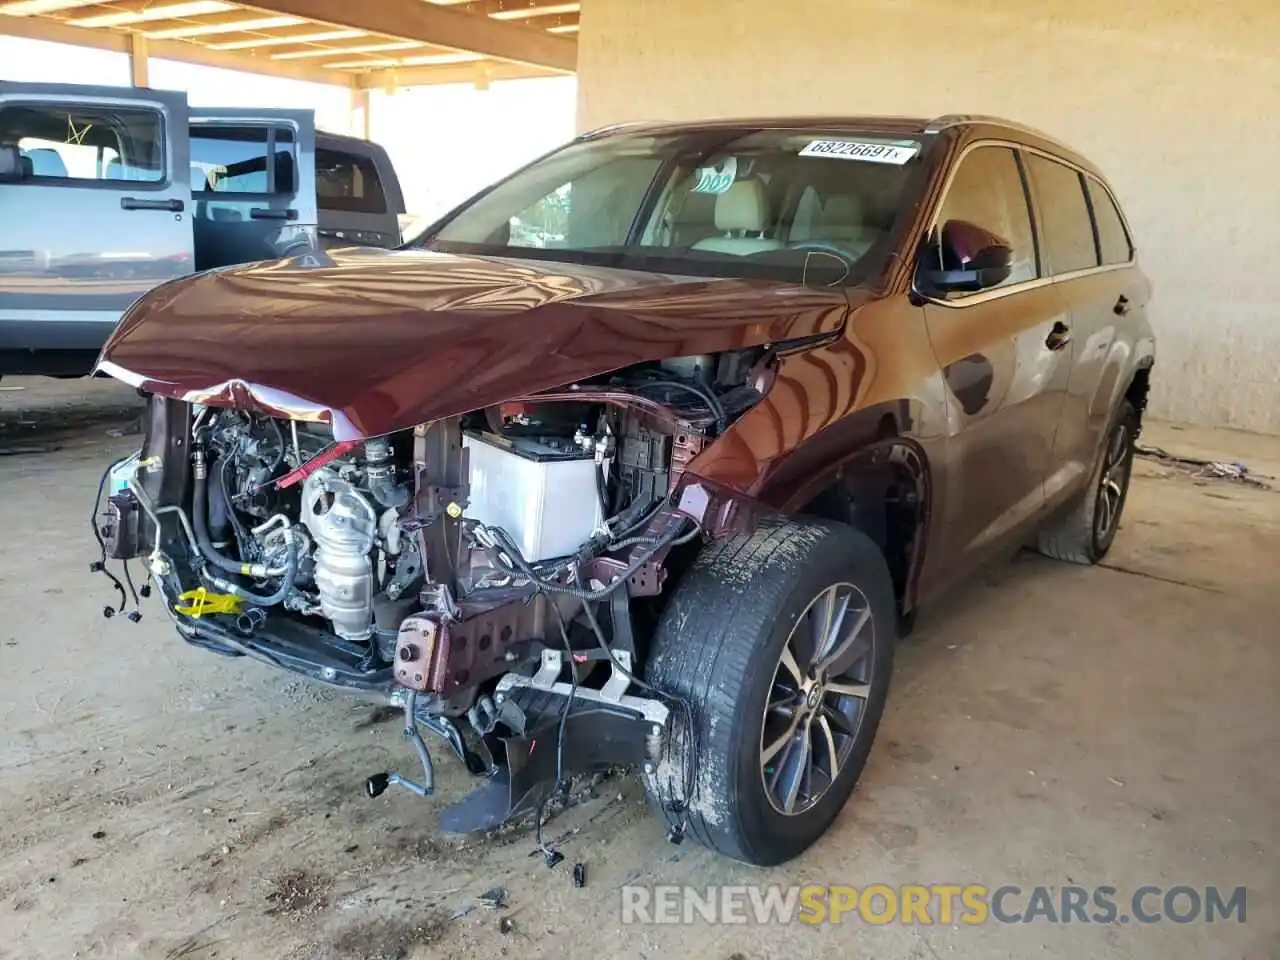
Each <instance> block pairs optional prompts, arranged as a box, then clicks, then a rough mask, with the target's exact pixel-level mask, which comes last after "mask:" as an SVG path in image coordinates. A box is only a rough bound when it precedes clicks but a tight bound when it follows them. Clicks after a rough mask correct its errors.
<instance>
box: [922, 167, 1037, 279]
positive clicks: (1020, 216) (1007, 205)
mask: <svg viewBox="0 0 1280 960" xmlns="http://www.w3.org/2000/svg"><path fill="white" fill-rule="evenodd" d="M948 220H965V221H967V222H969V223H972V224H974V225H975V226H978V227H981V228H982V229H984V230H987V231H989V232H991V233H994V234H996V235H997V236H999V237H1000V238H1002V239H1003V240H1004V241H1005V242H1006V243H1008V245H1009V246H1010V247H1011V248H1012V249H1013V269H1012V270H1011V271H1010V273H1009V278H1008V279H1007V280H1005V282H1004V283H1002V284H1001V286H1005V287H1007V286H1009V285H1010V284H1013V283H1023V282H1025V281H1027V280H1034V279H1035V278H1036V277H1037V275H1038V271H1037V269H1036V246H1035V239H1034V236H1033V234H1032V231H1031V214H1030V212H1029V211H1028V209H1027V193H1026V188H1025V187H1024V186H1023V184H1022V174H1021V172H1020V171H1019V170H1018V161H1017V159H1016V158H1015V157H1014V155H1013V151H1012V150H1010V149H1009V148H1008V147H978V148H977V149H976V150H973V151H972V152H970V153H969V154H967V155H966V156H965V157H964V159H962V160H961V161H960V168H959V169H958V170H957V171H956V174H955V177H954V178H953V179H952V181H951V186H950V187H949V188H948V189H947V196H946V199H945V200H943V202H942V211H941V213H940V214H939V215H938V225H939V226H942V225H943V224H945V223H946V222H947V221H948ZM994 289H998V288H994Z"/></svg>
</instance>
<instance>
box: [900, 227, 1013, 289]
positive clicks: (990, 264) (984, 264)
mask: <svg viewBox="0 0 1280 960" xmlns="http://www.w3.org/2000/svg"><path fill="white" fill-rule="evenodd" d="M1012 272H1013V248H1012V247H1010V246H1009V243H1008V241H1006V240H1005V239H1004V238H1003V237H1000V236H997V235H996V234H994V233H992V232H991V231H990V230H984V229H983V228H982V227H980V226H978V225H977V224H975V223H970V222H969V221H968V220H948V221H947V222H946V223H944V224H943V225H942V229H941V230H940V231H939V232H938V234H937V235H936V236H935V237H934V239H933V240H932V241H931V242H930V243H929V244H928V245H927V247H926V249H925V252H924V256H923V257H922V258H921V263H920V274H919V276H920V281H921V286H923V287H924V288H926V290H928V291H929V292H934V293H951V292H953V291H964V292H969V293H973V292H976V291H979V290H989V289H990V288H991V287H998V286H999V285H1000V284H1002V283H1004V282H1005V281H1006V280H1008V279H1009V274H1010V273H1012Z"/></svg>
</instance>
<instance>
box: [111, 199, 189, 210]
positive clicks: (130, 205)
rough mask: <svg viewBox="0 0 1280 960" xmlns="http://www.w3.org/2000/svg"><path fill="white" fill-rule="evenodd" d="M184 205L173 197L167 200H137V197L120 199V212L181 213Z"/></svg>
mask: <svg viewBox="0 0 1280 960" xmlns="http://www.w3.org/2000/svg"><path fill="white" fill-rule="evenodd" d="M185 208H186V204H185V203H183V202H182V201H181V200H179V199H178V198H177V197H173V198H171V199H168V200H139V199H138V198H137V197H121V198H120V209H121V210H167V211H169V213H181V212H182V211H183V210H184V209H185Z"/></svg>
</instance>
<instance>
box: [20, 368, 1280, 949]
mask: <svg viewBox="0 0 1280 960" xmlns="http://www.w3.org/2000/svg"><path fill="white" fill-rule="evenodd" d="M12 387H20V388H22V389H18V390H14V389H11V388H12ZM132 402H133V400H132V397H131V396H130V395H129V394H128V393H127V392H126V391H122V390H121V389H119V388H118V387H117V386H116V385H114V384H110V383H94V384H87V385H86V384H51V383H46V382H40V381H22V380H6V381H5V382H4V383H3V384H0V453H5V452H9V453H14V452H15V451H18V450H25V451H27V452H25V453H22V454H19V455H13V456H0V490H2V491H4V493H5V494H7V495H6V496H3V497H0V530H3V531H4V533H3V542H4V545H5V549H4V550H3V551H2V552H0V607H2V608H3V609H4V610H5V611H6V616H5V618H4V621H3V624H2V625H0V724H2V726H3V729H4V730H5V732H6V736H5V737H4V738H3V742H0V958H6V960H7V958H22V960H27V958H45V957H48V958H60V960H63V958H68V957H83V958H90V957H92V958H116V957H147V958H152V957H154V958H170V960H177V958H182V960H193V958H201V960H211V958H215V957H216V958H220V960H228V958H244V960H275V958H296V960H303V958H313V957H314V958H330V957H335V958H336V957H458V956H468V957H478V958H490V957H499V956H556V957H584V958H585V957H592V958H595V957H601V956H606V957H637V958H639V957H648V958H659V957H668V956H673V957H674V956H682V957H684V956H687V957H710V958H716V960H730V958H741V960H763V958H768V957H784V956H785V957H789V958H794V957H799V956H806V957H833V958H835V957H840V958H843V957H851V956H860V957H876V958H908V957H910V958H941V957H944V956H945V957H957V958H978V957H983V958H985V957H997V956H998V957H1017V958H1026V957H1041V956H1043V957H1061V958H1069V960H1080V958H1085V957H1089V958H1113V957H1114V958H1132V957H1144V958H1145V957H1152V958H1156V957H1159V958H1161V960H1165V958H1169V960H1176V958H1196V960H1201V958H1207V957H1213V958H1219V957H1222V958H1249V960H1254V958H1262V957H1276V956H1280V920H1278V917H1277V913H1276V911H1275V909H1274V906H1275V898H1276V895H1277V892H1280V882H1278V881H1280V871H1278V868H1277V862H1278V860H1277V853H1278V852H1280V851H1278V847H1280V843H1278V841H1280V837H1278V835H1277V831H1278V821H1280V816H1278V813H1277V811H1280V764H1277V760H1278V759H1280V749H1277V747H1278V746H1280V742H1278V740H1280V733H1278V731H1280V707H1278V706H1277V699H1276V689H1277V687H1278V686H1280V652H1278V651H1277V640H1278V639H1280V631H1278V629H1277V623H1280V590H1278V589H1277V579H1276V573H1275V566H1276V560H1277V558H1280V493H1277V492H1270V491H1264V490H1257V489H1252V488H1249V487H1245V486H1242V485H1239V484H1237V483H1233V482H1229V481H1222V480H1215V481H1209V482H1205V481H1199V480H1196V479H1194V478H1193V477H1192V476H1191V475H1190V474H1189V473H1188V472H1187V471H1184V470H1179V469H1176V468H1173V467H1169V466H1167V465H1165V464H1161V463H1157V462H1153V461H1146V460H1144V461H1140V463H1139V467H1138V470H1137V479H1136V481H1135V487H1134V490H1133V493H1132V496H1131V499H1130V503H1129V507H1128V512H1127V513H1126V516H1125V522H1124V526H1123V529H1122V530H1121V532H1120V535H1119V538H1118V540H1117V541H1116V546H1115V549H1114V551H1113V553H1112V555H1111V557H1110V558H1109V560H1108V563H1107V565H1106V567H1103V568H1092V569H1086V568H1079V567H1072V566H1067V565H1063V564H1058V563H1053V562H1049V561H1047V560H1043V559H1040V558H1037V557H1031V556H1024V557H1019V558H1017V559H1015V560H1014V561H1013V562H1012V563H1010V564H1009V565H1008V566H1007V567H1003V568H1001V570H1000V571H998V573H997V575H995V576H988V577H987V578H985V579H984V581H983V582H981V583H979V584H977V585H975V586H974V587H973V588H971V589H968V590H966V591H964V592H963V593H961V594H958V595H957V596H956V597H954V598H953V599H952V600H950V601H948V602H947V603H945V604H944V605H943V606H942V607H941V608H939V609H935V610H933V611H932V612H931V614H930V615H929V616H927V617H925V618H923V619H922V622H921V624H920V627H919V629H918V630H917V631H916V633H915V634H914V635H913V636H912V637H911V638H909V639H908V640H907V641H905V642H904V644H903V645H902V647H901V648H900V652H899V655H898V660H897V664H896V675H895V679H894V684H895V686H894V690H893V693H892V695H891V699H890V704H889V709H888V712H887V713H886V715H885V720H884V724H883V726H882V728H881V731H880V735H879V739H878V742H877V744H876V748H875V750H874V752H873V756H872V759H871V762H870V764H869V766H868V768H867V770H866V772H865V774H864V776H863V779H862V782H861V785H860V787H859V789H858V791H857V792H856V793H855V795H854V798H853V799H852V800H851V801H850V803H849V804H848V806H847V807H846V808H845V810H844V811H843V813H842V815H841V816H840V818H839V820H838V821H837V824H836V826H835V828H834V830H833V831H832V833H831V834H830V835H829V836H828V837H827V838H826V839H825V840H824V841H823V842H822V843H820V844H819V845H818V846H817V847H816V848H815V849H814V850H812V851H811V852H810V853H809V854H808V855H806V856H805V857H803V858H802V859H800V860H799V861H797V862H795V863H792V864H789V865H787V866H784V867H781V868H778V869H774V870H753V869H750V868H747V867H743V866H741V865H739V864H736V863H732V862H728V861H725V860H723V859H719V858H717V857H715V856H712V855H711V854H709V853H707V852H705V851H703V850H701V849H699V848H697V847H695V846H692V845H690V844H685V845H682V846H679V847H672V846H669V845H668V844H666V843H665V842H664V839H663V835H662V831H661V830H660V829H659V827H658V825H657V823H656V822H655V821H654V820H653V819H652V818H651V817H650V816H649V815H648V813H647V811H646V809H645V807H644V804H643V800H642V797H641V793H640V790H639V789H638V787H637V785H636V784H634V783H632V782H630V781H629V780H619V781H613V782H608V783H604V784H600V785H599V786H598V787H597V788H596V790H595V793H596V796H595V797H588V798H587V799H585V801H584V802H582V803H580V804H579V805H577V806H574V807H573V808H571V809H569V810H568V811H566V812H564V813H562V814H561V815H560V816H558V817H557V818H556V819H555V820H554V821H553V822H552V823H551V824H550V825H549V827H548V831H547V832H548V835H549V837H551V838H553V839H555V840H557V842H558V845H559V847H560V849H561V850H562V851H563V852H564V853H565V855H566V857H567V858H568V861H569V862H570V863H571V862H573V861H582V862H584V863H586V865H587V869H588V871H589V873H588V885H587V887H586V888H585V889H574V888H573V887H572V885H571V884H570V881H569V874H568V871H567V866H568V864H565V865H562V866H560V867H557V868H556V869H555V870H554V871H548V870H547V869H546V867H544V866H543V865H542V863H541V861H540V860H538V859H537V858H535V857H531V856H530V853H531V850H532V842H531V838H530V836H529V835H528V834H527V833H522V832H504V833H499V834H496V835H494V836H489V837H482V838H471V839H467V840H460V839H458V838H455V837H448V836H444V835H441V834H439V833H437V832H436V831H435V830H434V828H433V814H434V810H433V808H435V807H437V806H438V805H439V803H440V801H437V800H432V801H427V802H423V801H420V800H417V799H416V798H414V797H412V796H410V795H408V794H407V793H404V792H399V793H397V792H394V791H393V792H391V793H388V794H387V795H386V796H385V797H383V798H382V799H380V800H377V801H369V800H367V799H365V798H364V797H363V796H362V794H361V792H360V787H361V784H362V781H363V778H364V777H365V776H366V775H367V774H368V773H370V772H372V771H374V770H378V769H384V768H386V767H388V766H391V765H392V764H396V763H400V762H401V761H402V759H404V758H405V756H406V754H405V751H404V747H403V745H402V743H401V742H400V740H399V737H398V736H397V726H396V724H395V723H393V722H392V723H388V722H385V721H386V720H388V719H389V718H388V717H387V716H386V715H385V713H383V712H379V711H376V710H374V709H372V708H371V706H370V705H369V704H367V703H364V702H361V701H359V700H354V699H349V698H345V697H342V696H335V695H333V694H331V693H329V692H328V691H326V690H322V689H318V688H315V687H312V686H309V685H307V684H305V683H303V682H301V681H297V680H293V679H290V678H289V677H287V676H284V675H281V674H278V673H274V672H272V671H271V670H269V669H267V668H264V667H261V666H258V665H256V664H251V663H245V662H240V661H229V660H224V659H221V658H218V657H214V656H211V655H209V654H205V653H201V652H199V651H196V650H193V649H191V648H189V647H187V646H185V645H184V644H182V643H181V642H179V641H178V639H177V638H176V636H175V635H174V634H173V631H172V630H171V628H170V627H169V626H168V625H167V623H166V621H165V620H164V618H163V616H162V614H161V613H160V611H158V610H157V609H155V605H154V602H153V603H151V604H150V605H149V606H147V608H146V618H145V619H144V620H143V622H142V623H140V624H138V625H134V624H130V623H128V622H125V621H124V620H123V619H120V618H116V619H113V620H109V621H106V620H103V619H102V617H101V614H100V611H101V608H102V605H103V604H104V603H105V602H107V601H108V600H110V599H111V597H110V594H109V592H108V590H107V588H106V584H105V582H104V581H103V580H102V579H101V578H100V577H97V576H91V575H90V574H89V573H88V572H87V564H88V562H89V561H90V560H91V559H93V550H92V549H91V540H90V536H89V531H88V526H87V521H88V511H89V504H90V500H91V499H92V493H93V486H94V484H95V483H96V481H97V477H98V475H99V472H100V470H101V469H102V465H103V463H104V462H105V460H106V459H107V458H108V457H110V456H112V455H116V454H120V453H123V452H126V451H128V450H129V449H130V448H131V447H132V446H134V445H135V443H136V438H128V437H125V438H112V437H110V436H108V435H107V428H108V427H109V426H110V425H112V424H120V423H123V422H125V421H127V419H128V417H129V407H130V405H131V403H132ZM1144 440H1146V441H1148V442H1151V443H1155V444H1158V445H1159V446H1161V447H1164V448H1166V449H1169V450H1171V451H1174V452H1179V453H1187V454H1197V453H1199V454H1210V455H1212V456H1215V457H1230V458H1231V459H1236V460H1242V461H1244V462H1245V463H1247V464H1249V465H1250V466H1251V467H1252V468H1253V469H1254V470H1255V471H1257V472H1259V473H1264V474H1270V475H1272V476H1275V477H1280V441H1277V440H1274V439H1265V438H1259V437H1253V436H1249V435H1245V434H1233V433H1228V432H1222V431H1217V432H1206V431H1199V430H1191V429H1186V430H1178V429H1176V428H1173V427H1168V426H1164V425H1159V424H1154V425H1152V426H1151V427H1150V428H1149V429H1148V431H1147V434H1146V435H1145V437H1144ZM1277 486H1278V487H1280V481H1277ZM391 719H393V718H391ZM440 766H441V767H442V769H441V772H440V779H441V793H442V794H443V798H442V799H443V800H444V801H448V800H449V799H452V798H453V797H456V796H460V795H461V794H462V793H464V792H466V791H467V790H468V789H469V788H470V783H469V782H468V781H467V779H466V777H465V775H464V774H463V773H462V771H461V769H460V767H459V765H458V764H457V763H455V762H453V761H452V760H445V761H443V762H442V763H441V765H440ZM624 882H630V883H640V884H682V883H683V884H693V885H696V886H698V887H704V886H705V885H707V884H713V883H784V884H790V883H823V884H853V885H855V886H858V887H865V886H866V885H868V884H871V883H877V882H879V883H887V884H890V885H893V886H896V885H899V884H905V883H943V882H949V883H982V884H985V885H987V886H988V887H990V888H995V887H997V886H1000V885H1002V884H1018V885H1021V886H1022V887H1024V888H1029V887H1031V886H1034V885H1037V884H1043V885H1051V886H1054V887H1055V888H1056V887H1059V886H1061V885H1063V884H1077V885H1082V886H1085V887H1092V886H1095V885H1099V884H1108V885H1111V886H1114V887H1116V888H1118V890H1119V894H1118V899H1120V900H1121V902H1122V903H1123V902H1124V898H1125V897H1127V896H1128V895H1129V894H1130V893H1131V892H1132V891H1133V890H1135V889H1136V888H1137V887H1139V886H1141V885H1143V884H1156V885H1160V886H1162V887H1165V888H1168V887H1172V886H1174V885H1177V884H1188V885H1192V886H1196V887H1201V888H1203V887H1204V886H1205V885H1210V884H1216V885H1218V886H1220V887H1226V888H1232V887H1236V886H1245V887H1247V888H1248V895H1247V896H1248V899H1247V918H1246V922H1244V923H1235V922H1227V923H1224V922H1218V923H1215V924H1212V925H1210V924H1205V923H1202V922H1201V923H1191V924H1186V925H1179V924H1174V923H1171V922H1169V921H1165V922H1162V923H1159V924H1154V925H1150V926H1145V925H1138V924H1134V923H1130V924H1127V925H1126V924H1121V923H1119V922H1115V923H1110V924H1080V923H1072V924H1068V925H1061V926H1051V925H1047V924H1044V923H1032V924H1015V925H1004V924H998V923H995V922H988V923H987V924H985V925H981V926H973V927H970V926H964V925H959V924H957V925H942V924H934V925H930V926H904V925H901V924H896V923H895V924H890V925H888V926H882V927H881V926H870V925H867V924H865V923H863V922H862V921H860V920H858V919H853V920H851V921H849V922H847V923H845V924H842V925H840V926H837V927H818V928H811V927H807V926H803V925H799V924H792V925H789V926H771V927H769V928H766V929H761V928H755V927H751V926H722V927H710V926H707V925H705V924H696V925H694V926H691V927H658V926H649V927H634V926H626V927H624V926H623V925H622V924H621V923H620V919H619V918H620V905H621V899H620V893H619V890H618V888H619V886H620V885H621V884H623V883H624ZM496 885H502V886H505V887H506V888H507V890H508V893H509V903H510V906H509V908H508V909H507V910H506V911H505V912H504V913H503V914H502V916H505V917H507V918H510V919H511V920H512V921H514V929H513V930H511V931H510V932H508V933H506V934H504V933H502V932H500V931H499V926H498V924H499V915H498V914H495V913H494V912H491V911H489V910H486V909H484V908H483V907H479V908H475V909H472V910H470V912H467V913H465V914H464V915H463V916H460V917H457V918H455V919H449V918H450V916H451V915H452V914H454V913H455V912H458V911H459V910H460V909H461V908H465V907H467V906H468V905H474V903H475V898H476V897H477V896H478V895H479V894H481V893H482V892H484V891H485V890H487V889H489V888H491V887H494V886H496ZM935 919H936V918H935Z"/></svg>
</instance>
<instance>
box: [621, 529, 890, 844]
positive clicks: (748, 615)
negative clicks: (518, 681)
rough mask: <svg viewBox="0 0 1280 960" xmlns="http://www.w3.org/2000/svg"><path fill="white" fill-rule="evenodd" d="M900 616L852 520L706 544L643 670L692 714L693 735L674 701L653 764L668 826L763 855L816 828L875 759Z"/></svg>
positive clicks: (822, 827)
mask: <svg viewBox="0 0 1280 960" xmlns="http://www.w3.org/2000/svg"><path fill="white" fill-rule="evenodd" d="M895 622H896V621H895V607H894V600H893V586H892V583H891V581H890V577H889V571H888V568H887V567H886V566H885V562H884V558H883V557H882V556H881V554H880V551H879V549H878V548H877V547H876V545H875V544H874V543H873V542H872V541H871V540H870V539H869V538H868V537H866V536H865V535H864V534H862V533H860V532H859V531H857V530H855V529H853V528H852V527H848V526H844V525H841V524H825V523H824V524H819V523H774V524H768V525H763V526H761V527H760V529H759V530H757V531H756V533H755V534H754V535H752V536H748V537H735V538H730V539H727V540H724V541H721V542H719V543H716V544H713V545H711V546H710V547H708V548H707V549H706V550H704V551H703V553H702V554H701V555H700V556H699V557H698V559H697V560H696V561H695V563H694V565H693V567H692V568H691V569H690V570H689V571H688V573H687V574H686V575H685V577H684V580H683V582H682V583H681V584H680V586H679V587H678V589H677V590H676V592H675V594H674V596H673V597H672V599H671V603H670V604H669V606H668V608H667V610H666V611H665V612H664V614H663V617H662V621H661V622H660V624H659V626H658V630H657V633H656V635H655V638H654V642H653V651H652V658H651V661H650V663H649V666H648V671H647V672H648V679H649V682H650V683H652V684H653V685H654V686H655V687H657V688H658V689H659V690H662V691H664V692H667V693H670V694H673V695H675V696H677V697H680V698H682V699H683V700H685V701H686V702H687V703H688V704H689V706H690V709H691V710H692V713H693V730H692V734H693V736H692V738H690V737H689V731H688V730H686V729H684V720H683V718H682V712H681V710H680V709H679V708H678V707H677V708H676V709H674V710H673V726H674V727H675V729H677V730H678V731H679V733H678V734H677V735H676V738H675V744H674V746H673V748H672V750H671V756H670V757H669V758H668V760H667V761H666V762H664V763H663V764H662V765H661V766H660V767H658V768H657V769H656V770H653V771H651V772H648V773H646V775H645V785H646V788H647V790H648V792H649V795H650V797H651V798H652V799H653V801H654V802H655V804H656V805H657V806H658V808H659V809H660V810H661V811H662V813H663V816H665V817H666V819H667V821H668V823H670V824H671V825H672V826H677V825H679V824H681V823H685V822H687V825H688V830H689V832H690V834H691V835H692V836H693V837H695V838H696V839H697V840H698V841H700V842H701V843H703V844H704V845H706V846H708V847H710V848H712V849H714V850H717V851H719V852H720V853H723V854H726V855H727V856H730V857H734V858H736V859H739V860H744V861H746V862H748V863H754V864H760V865H769V864H776V863H781V862H783V861H784V860H789V859H791V858H792V857H794V856H796V855H798V854H799V853H801V852H802V851H803V850H804V849H805V848H807V847H808V846H809V845H810V844H812V843H813V842H814V841H815V840H817V839H818V837H820V836H821V835H822V834H823V833H824V832H825V831H826V829H827V827H828V826H830V824H831V821H832V820H834V819H835V817H836V815H837V814H838V813H839V812H840V808H841V807H843V806H844V803H845V801H846V800H847V799H848V797H849V794H850V792H851V791H852V790H853V786H854V784H855V783H856V782H857V779H858V776H859V774H860V773H861V772H862V768H863V766H864V765H865V764H866V761H867V754H868V752H869V751H870V749H871V743H872V740H873V739H874V738H875V734H876V728H877V726H879V723H880V715H881V713H882V712H883V711H884V704H885V695H886V692H887V690H888V686H889V677H890V673H891V671H892V664H893V646H894V640H895V635H894V630H895ZM691 740H692V745H693V749H690V741H691ZM690 763H693V765H694V766H693V767H692V768H691V767H690V766H689V764H690ZM691 769H693V770H695V771H696V778H694V782H693V783H692V791H691V792H692V796H691V797H689V798H688V801H687V804H686V790H687V789H688V787H689V784H688V783H687V781H688V780H689V779H690V770H691ZM686 817H687V821H686Z"/></svg>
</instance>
